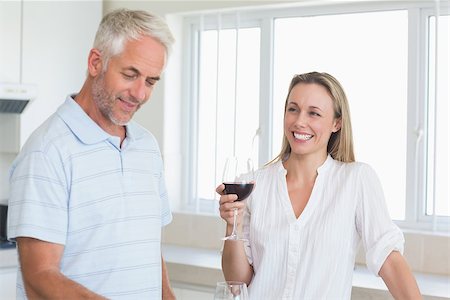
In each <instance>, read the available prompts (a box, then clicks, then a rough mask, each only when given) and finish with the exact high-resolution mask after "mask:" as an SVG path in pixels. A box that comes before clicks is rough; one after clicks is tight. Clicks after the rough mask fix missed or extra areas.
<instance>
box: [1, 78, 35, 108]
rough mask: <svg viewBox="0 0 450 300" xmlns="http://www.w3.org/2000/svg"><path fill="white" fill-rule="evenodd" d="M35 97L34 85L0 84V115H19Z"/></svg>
mask: <svg viewBox="0 0 450 300" xmlns="http://www.w3.org/2000/svg"><path fill="white" fill-rule="evenodd" d="M36 96H37V86H36V85H34V84H22V83H0V113H10V114H21V113H22V112H23V111H24V110H25V107H27V105H28V104H29V103H30V101H31V100H33V99H34V98H36Z"/></svg>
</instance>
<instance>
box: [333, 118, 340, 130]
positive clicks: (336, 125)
mask: <svg viewBox="0 0 450 300" xmlns="http://www.w3.org/2000/svg"><path fill="white" fill-rule="evenodd" d="M341 125H342V119H341V118H339V119H336V120H334V128H333V133H334V132H338V131H339V130H341Z"/></svg>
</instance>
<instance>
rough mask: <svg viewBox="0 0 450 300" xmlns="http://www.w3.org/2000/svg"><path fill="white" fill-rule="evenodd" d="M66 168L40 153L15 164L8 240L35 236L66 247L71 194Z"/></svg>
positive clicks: (28, 155) (12, 173)
mask: <svg viewBox="0 0 450 300" xmlns="http://www.w3.org/2000/svg"><path fill="white" fill-rule="evenodd" d="M62 170H63V167H62V166H60V167H59V168H58V167H55V162H54V161H52V160H51V159H50V158H49V156H48V155H47V154H46V153H44V152H41V151H33V152H29V153H26V154H23V156H20V159H19V160H18V161H17V163H14V164H13V167H12V168H11V172H10V198H9V201H8V239H10V240H15V238H16V237H22V236H23V237H33V238H36V239H40V240H43V241H47V242H51V243H58V244H65V242H66V237H67V226H68V213H67V211H68V210H67V208H68V201H69V200H68V192H67V188H66V183H65V179H64V178H65V177H64V172H63V171H62Z"/></svg>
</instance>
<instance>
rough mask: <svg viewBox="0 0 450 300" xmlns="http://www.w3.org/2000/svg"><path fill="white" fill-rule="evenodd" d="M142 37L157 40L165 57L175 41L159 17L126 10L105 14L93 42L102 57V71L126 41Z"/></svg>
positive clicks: (143, 12)
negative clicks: (162, 47)
mask: <svg viewBox="0 0 450 300" xmlns="http://www.w3.org/2000/svg"><path fill="white" fill-rule="evenodd" d="M143 35H144V36H151V37H153V38H155V39H156V40H158V41H159V42H160V43H161V44H162V45H163V46H164V47H165V48H166V55H169V53H170V51H171V47H172V44H173V43H174V41H175V39H174V38H173V35H172V33H171V32H170V29H169V27H168V26H167V23H166V22H165V21H164V20H163V19H162V18H161V17H158V16H156V15H154V14H151V13H149V12H146V11H142V10H128V9H117V10H114V11H112V12H110V13H108V14H106V15H105V16H104V17H103V19H102V21H101V22H100V26H99V28H98V30H97V34H96V35H95V40H94V48H96V49H98V50H99V51H100V52H101V53H102V56H103V62H104V65H103V69H104V70H106V68H107V65H108V61H109V59H110V58H111V57H112V56H115V55H118V54H120V53H121V52H122V51H123V48H124V45H125V42H126V41H128V40H133V39H134V40H136V39H139V38H140V37H141V36H143Z"/></svg>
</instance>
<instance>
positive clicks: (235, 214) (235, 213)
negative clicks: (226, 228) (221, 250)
mask: <svg viewBox="0 0 450 300" xmlns="http://www.w3.org/2000/svg"><path fill="white" fill-rule="evenodd" d="M237 213H238V209H237V208H235V209H234V211H233V231H232V232H231V235H236V218H237Z"/></svg>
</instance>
